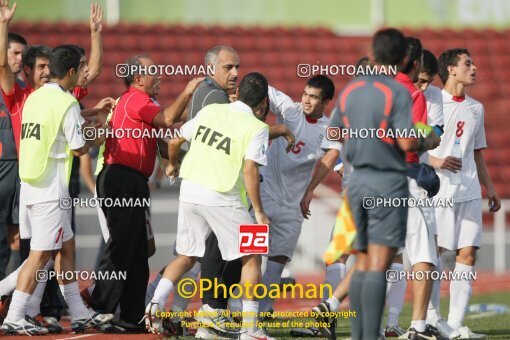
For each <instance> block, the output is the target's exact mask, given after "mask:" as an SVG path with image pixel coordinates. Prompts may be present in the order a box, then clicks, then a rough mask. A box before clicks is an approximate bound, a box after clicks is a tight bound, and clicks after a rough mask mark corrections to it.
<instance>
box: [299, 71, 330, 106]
mask: <svg viewBox="0 0 510 340" xmlns="http://www.w3.org/2000/svg"><path fill="white" fill-rule="evenodd" d="M306 85H307V86H310V87H313V88H316V89H320V90H321V98H322V101H324V100H330V99H332V98H333V96H334V95H335V84H333V81H332V80H331V79H329V78H328V77H326V76H323V75H317V76H313V77H312V78H310V79H308V81H307V82H306Z"/></svg>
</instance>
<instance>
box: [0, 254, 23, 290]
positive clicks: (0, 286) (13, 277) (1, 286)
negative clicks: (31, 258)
mask: <svg viewBox="0 0 510 340" xmlns="http://www.w3.org/2000/svg"><path fill="white" fill-rule="evenodd" d="M25 262H26V260H25V261H23V263H22V264H21V265H20V266H19V267H18V269H16V270H15V271H13V272H12V273H10V274H9V275H8V276H7V277H6V278H4V279H3V280H2V281H0V296H3V295H11V293H12V292H13V291H14V290H15V289H16V282H18V275H19V272H20V270H21V267H23V265H24V264H25Z"/></svg>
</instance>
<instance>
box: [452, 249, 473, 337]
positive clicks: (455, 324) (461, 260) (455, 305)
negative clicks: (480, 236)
mask: <svg viewBox="0 0 510 340" xmlns="http://www.w3.org/2000/svg"><path fill="white" fill-rule="evenodd" d="M477 250H478V248H477V247H464V248H461V249H459V250H457V256H456V258H455V260H456V263H455V269H454V273H455V274H457V276H456V278H457V279H455V280H452V282H451V283H450V296H451V303H450V312H449V314H448V324H449V325H450V326H451V327H452V328H454V329H459V328H461V327H462V322H463V320H464V315H465V312H466V309H467V306H468V304H469V299H470V297H471V286H472V280H471V279H470V278H469V275H470V274H471V273H472V272H473V271H474V266H475V262H476V252H477Z"/></svg>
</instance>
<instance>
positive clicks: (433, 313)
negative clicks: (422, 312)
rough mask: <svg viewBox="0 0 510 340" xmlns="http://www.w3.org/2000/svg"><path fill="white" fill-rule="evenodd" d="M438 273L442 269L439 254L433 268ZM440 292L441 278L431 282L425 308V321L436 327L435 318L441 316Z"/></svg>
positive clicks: (437, 318)
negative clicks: (427, 304)
mask: <svg viewBox="0 0 510 340" xmlns="http://www.w3.org/2000/svg"><path fill="white" fill-rule="evenodd" d="M434 270H435V271H436V272H438V273H439V274H441V273H442V271H443V265H442V263H441V256H438V258H437V265H436V267H435V268H434ZM440 294H441V280H435V281H434V282H432V294H431V295H430V301H429V306H428V309H427V323H428V324H429V325H432V326H434V327H436V323H437V320H439V319H440V318H441V312H440V303H439V302H440V298H441V296H440Z"/></svg>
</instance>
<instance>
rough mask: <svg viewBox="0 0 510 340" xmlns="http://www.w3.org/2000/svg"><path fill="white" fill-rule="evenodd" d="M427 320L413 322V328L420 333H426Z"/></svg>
mask: <svg viewBox="0 0 510 340" xmlns="http://www.w3.org/2000/svg"><path fill="white" fill-rule="evenodd" d="M425 325H426V323H425V320H418V321H411V327H412V328H414V329H415V330H417V331H418V332H425Z"/></svg>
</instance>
